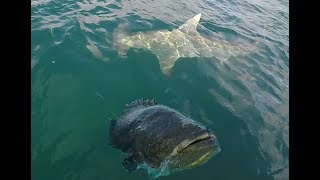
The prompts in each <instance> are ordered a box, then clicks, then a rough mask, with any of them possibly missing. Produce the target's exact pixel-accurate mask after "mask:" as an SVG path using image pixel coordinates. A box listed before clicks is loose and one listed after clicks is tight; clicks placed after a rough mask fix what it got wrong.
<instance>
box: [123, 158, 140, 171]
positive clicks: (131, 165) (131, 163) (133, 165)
mask: <svg viewBox="0 0 320 180" xmlns="http://www.w3.org/2000/svg"><path fill="white" fill-rule="evenodd" d="M122 166H123V168H124V169H126V170H127V171H128V172H130V173H132V172H134V171H135V170H137V168H138V163H137V162H136V160H135V159H134V157H133V156H132V155H131V156H128V157H127V158H125V159H124V160H123V161H122Z"/></svg>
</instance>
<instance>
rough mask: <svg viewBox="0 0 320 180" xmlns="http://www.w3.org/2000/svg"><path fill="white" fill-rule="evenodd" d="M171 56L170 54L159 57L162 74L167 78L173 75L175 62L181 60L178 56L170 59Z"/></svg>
mask: <svg viewBox="0 0 320 180" xmlns="http://www.w3.org/2000/svg"><path fill="white" fill-rule="evenodd" d="M169 55H170V54H168V55H166V56H157V57H158V59H159V64H160V69H161V72H162V73H163V74H164V75H166V76H170V75H171V71H172V68H173V66H174V64H175V62H176V61H177V60H178V58H179V56H178V55H176V54H175V55H174V56H170V57H169Z"/></svg>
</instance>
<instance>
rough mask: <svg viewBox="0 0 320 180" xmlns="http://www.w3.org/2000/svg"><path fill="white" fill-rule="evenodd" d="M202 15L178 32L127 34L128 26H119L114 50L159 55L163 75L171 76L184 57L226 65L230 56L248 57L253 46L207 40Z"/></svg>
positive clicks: (162, 31)
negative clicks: (202, 28) (212, 60)
mask: <svg viewBox="0 0 320 180" xmlns="http://www.w3.org/2000/svg"><path fill="white" fill-rule="evenodd" d="M200 18H201V13H199V14H197V15H195V16H194V17H193V18H191V19H189V20H187V21H186V22H185V23H183V24H182V25H181V26H179V27H178V28H177V29H173V30H158V31H147V32H137V33H134V34H127V33H126V32H125V30H124V29H125V27H126V24H120V25H119V26H118V27H117V28H116V30H115V31H114V33H113V43H114V47H115V48H116V49H117V52H118V54H119V55H120V56H125V55H126V53H127V51H128V50H129V49H130V48H138V49H145V50H149V51H151V53H152V54H154V55H156V56H157V58H158V60H159V64H160V69H161V71H162V73H163V74H164V75H170V74H171V71H172V68H173V67H174V65H175V62H176V61H177V60H178V59H179V58H180V57H182V58H184V57H191V58H192V57H204V58H211V57H215V58H217V59H218V60H220V62H226V61H227V60H228V59H229V58H230V57H231V56H234V57H236V56H239V55H245V54H248V53H249V52H250V50H252V48H250V47H252V46H245V45H234V44H232V43H228V42H227V41H224V40H220V39H218V38H213V37H211V38H210V37H209V38H208V37H204V36H201V35H200V34H199V32H198V31H197V26H198V24H199V21H200Z"/></svg>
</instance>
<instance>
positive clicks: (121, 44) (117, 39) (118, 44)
mask: <svg viewBox="0 0 320 180" xmlns="http://www.w3.org/2000/svg"><path fill="white" fill-rule="evenodd" d="M127 26H128V24H127V23H124V24H119V25H118V27H117V28H116V29H115V30H114V32H113V35H112V36H113V46H114V48H116V49H117V51H118V54H119V55H120V56H125V55H126V54H127V51H128V49H129V48H130V46H129V45H128V44H129V42H130V37H129V36H127V35H126V31H125V30H126V28H127Z"/></svg>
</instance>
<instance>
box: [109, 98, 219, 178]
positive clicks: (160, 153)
mask: <svg viewBox="0 0 320 180" xmlns="http://www.w3.org/2000/svg"><path fill="white" fill-rule="evenodd" d="M110 144H111V145H112V146H113V147H114V148H117V149H120V150H121V151H122V152H124V153H126V154H127V157H126V158H125V160H124V161H123V163H122V164H123V166H124V168H125V169H127V170H128V171H129V172H133V171H135V170H136V169H138V168H147V170H148V172H149V175H151V177H158V176H161V175H168V174H170V173H172V172H175V171H179V170H183V169H189V168H193V167H196V166H199V165H201V164H203V163H205V162H206V161H207V160H208V159H210V158H211V157H212V156H213V155H215V154H217V153H218V152H220V147H219V145H218V142H217V139H216V137H215V135H214V134H213V132H212V131H211V130H209V129H208V128H207V127H206V126H203V125H201V124H200V123H198V122H195V121H194V120H192V119H190V118H189V117H187V116H185V115H183V114H181V113H179V112H178V111H176V110H174V109H171V108H169V107H167V106H164V105H157V104H156V103H155V102H154V101H149V100H139V101H135V102H133V103H131V104H130V105H127V107H126V109H125V110H124V112H123V115H122V116H121V117H120V118H118V119H117V120H116V121H115V120H114V121H112V123H111V126H110Z"/></svg>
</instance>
